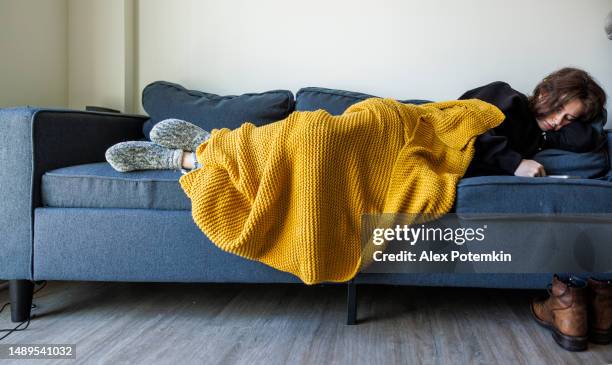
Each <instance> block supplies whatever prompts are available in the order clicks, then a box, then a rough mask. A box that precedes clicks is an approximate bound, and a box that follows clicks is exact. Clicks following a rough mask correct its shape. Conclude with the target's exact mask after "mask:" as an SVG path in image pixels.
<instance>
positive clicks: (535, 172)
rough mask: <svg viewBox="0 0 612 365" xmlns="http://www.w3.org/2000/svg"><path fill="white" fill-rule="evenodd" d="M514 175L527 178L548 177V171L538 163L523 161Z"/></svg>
mask: <svg viewBox="0 0 612 365" xmlns="http://www.w3.org/2000/svg"><path fill="white" fill-rule="evenodd" d="M514 175H516V176H525V177H535V176H546V171H544V166H542V165H541V164H540V163H539V162H538V161H534V160H525V159H523V160H521V163H520V164H519V166H518V167H517V168H516V171H514Z"/></svg>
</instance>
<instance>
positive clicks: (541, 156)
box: [533, 146, 610, 179]
mask: <svg viewBox="0 0 612 365" xmlns="http://www.w3.org/2000/svg"><path fill="white" fill-rule="evenodd" d="M533 159H534V160H536V161H538V162H539V163H541V164H542V166H544V170H545V171H546V174H548V175H571V176H580V177H581V178H584V179H593V178H599V177H602V176H604V175H605V174H606V173H607V172H608V170H609V169H610V163H609V162H608V151H607V146H604V148H602V149H600V150H598V151H595V152H584V153H576V152H571V151H564V150H559V149H552V148H551V149H546V150H542V151H540V152H538V153H537V154H536V155H535V156H533Z"/></svg>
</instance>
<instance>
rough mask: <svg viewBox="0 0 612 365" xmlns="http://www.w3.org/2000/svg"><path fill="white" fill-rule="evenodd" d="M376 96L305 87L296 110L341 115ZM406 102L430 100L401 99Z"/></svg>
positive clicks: (299, 96)
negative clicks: (319, 110) (324, 111)
mask: <svg viewBox="0 0 612 365" xmlns="http://www.w3.org/2000/svg"><path fill="white" fill-rule="evenodd" d="M374 97H376V96H374V95H369V94H363V93H360V92H354V91H346V90H336V89H326V88H322V87H305V88H302V89H300V90H298V92H297V94H296V102H295V110H300V111H313V110H318V109H323V110H326V111H327V112H328V113H329V114H331V115H340V114H342V112H344V111H345V110H346V109H347V108H348V107H349V106H351V105H353V104H355V103H358V102H360V101H362V100H365V99H368V98H374ZM399 101H400V102H402V103H405V104H424V103H429V102H430V101H429V100H421V99H408V100H399Z"/></svg>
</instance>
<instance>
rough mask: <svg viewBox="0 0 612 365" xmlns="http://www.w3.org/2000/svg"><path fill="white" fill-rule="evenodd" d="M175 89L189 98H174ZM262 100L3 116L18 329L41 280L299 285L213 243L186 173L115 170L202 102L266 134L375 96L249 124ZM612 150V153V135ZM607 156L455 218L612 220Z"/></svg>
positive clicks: (455, 280) (7, 242)
mask: <svg viewBox="0 0 612 365" xmlns="http://www.w3.org/2000/svg"><path fill="white" fill-rule="evenodd" d="M156 87H160V88H161V90H160V89H159V88H156ZM164 90H165V91H164ZM168 90H170V92H173V93H175V92H176V93H178V94H179V96H177V95H174V96H168V95H167V94H165V92H166V91H168ZM264 94H265V93H264ZM261 95H262V94H249V95H248V97H250V99H249V100H248V101H249V102H250V103H251V104H248V103H247V104H248V105H247V104H241V103H239V100H237V98H239V97H234V96H229V97H218V96H215V95H214V94H206V93H200V92H195V91H191V90H185V89H182V90H181V88H180V86H177V85H174V84H170V83H157V84H155V85H153V86H151V87H147V89H145V92H144V93H143V105H144V106H145V110H147V112H148V113H149V116H142V115H127V114H114V113H103V112H86V111H76V110H63V109H47V108H32V107H19V108H7V109H0V131H1V132H0V163H1V164H2V169H0V201H1V205H0V237H1V240H0V251H1V252H2V255H1V256H0V279H6V280H10V291H11V298H12V299H13V300H15V302H14V303H13V304H14V305H13V306H12V308H11V309H12V320H13V321H22V320H24V319H26V318H28V317H29V308H30V303H31V297H32V281H37V280H84V281H88V280H93V281H151V282H241V283H299V282H300V281H299V279H297V278H296V277H294V276H292V275H290V274H288V273H285V272H280V271H277V270H275V269H272V268H270V267H268V266H265V265H263V264H261V263H259V262H255V261H249V260H246V259H243V258H240V257H238V256H235V255H232V254H229V253H226V252H224V251H221V250H220V249H218V248H217V247H216V246H215V245H214V244H213V243H212V242H210V240H209V239H208V238H207V237H206V236H205V235H204V234H203V233H202V232H201V231H200V230H199V229H198V227H197V226H196V225H195V223H194V222H193V220H192V217H191V211H190V208H191V205H190V201H189V200H188V198H187V197H186V196H185V195H184V194H183V192H182V190H181V188H180V186H179V184H178V179H179V177H180V176H181V172H180V171H172V170H149V171H135V172H129V173H120V172H117V171H115V170H113V169H112V168H111V166H110V165H109V164H108V163H106V162H105V159H104V153H105V151H106V149H107V148H108V147H110V146H111V145H113V144H115V143H118V142H120V141H126V140H146V139H147V137H148V131H150V128H151V123H152V122H155V121H156V120H160V119H164V118H166V117H169V116H174V117H178V118H181V119H186V120H190V121H194V120H197V119H198V114H197V108H199V107H201V106H202V100H205V101H206V100H208V101H211V100H212V104H211V105H209V106H208V107H209V109H208V111H209V112H210V113H212V114H207V116H206V118H204V119H208V120H203V121H199V120H198V122H201V123H204V124H201V125H203V126H204V127H205V128H207V129H209V130H210V129H211V128H212V127H216V128H220V127H224V126H227V127H229V128H233V127H236V126H238V125H239V124H240V122H242V121H244V120H245V119H249V120H254V121H255V122H256V124H257V123H259V124H263V123H266V122H270V121H273V120H275V119H277V118H278V119H280V117H282V115H287V114H288V113H290V112H291V111H293V110H315V109H318V108H324V109H327V110H328V111H330V113H332V114H340V113H341V112H342V111H343V110H344V109H345V108H346V107H348V106H349V105H350V104H352V103H354V102H357V101H359V100H363V99H364V98H367V97H369V96H370V95H367V94H360V93H351V92H345V91H340V90H330V89H322V88H304V89H301V90H300V91H299V92H298V93H297V95H296V98H295V100H294V98H293V94H291V93H290V92H288V91H274V92H271V94H270V95H271V96H272V99H271V100H268V104H269V105H267V106H266V108H276V110H277V112H278V113H277V114H276V115H275V114H274V113H272V114H266V111H265V110H264V111H263V112H261V111H260V112H261V113H260V114H257V112H255V114H254V115H255V116H254V117H251V116H249V115H243V114H240V111H242V110H244V109H253V108H255V109H257V108H258V107H259V104H258V103H259V102H260V101H261V100H260V99H258V97H260V96H261ZM266 95H267V94H266ZM266 95H264V96H263V97H266ZM270 95H268V96H270ZM253 98H254V99H253ZM258 100H259V101H258ZM233 102H236V103H235V105H233V106H232V105H230V104H232V103H233ZM406 102H414V103H420V102H424V101H422V100H407V101H406ZM173 103H176V105H174V106H173ZM264 104H265V103H264ZM228 105H230V106H229V107H228ZM245 105H246V106H245ZM215 108H216V109H215ZM227 108H229V109H227ZM215 112H218V114H214V113H215ZM262 113H263V114H262ZM228 118H229V119H228ZM211 119H213V120H214V121H213V122H211ZM226 119H227V120H226ZM230 119H231V120H230ZM206 123H217V124H215V125H207V124H206ZM608 140H609V141H610V142H611V143H609V144H607V145H606V148H609V146H612V133H610V132H608ZM604 152H605V156H606V160H605V163H606V165H605V169H604V171H601V169H600V171H599V172H589V174H594V176H589V177H594V178H591V179H577V180H560V179H536V178H520V177H514V176H485V177H474V178H465V179H463V180H462V181H461V183H460V184H459V187H458V194H457V200H456V202H455V207H454V210H455V211H456V212H458V213H461V212H467V213H469V212H555V213H562V212H577V213H579V212H595V213H611V212H612V175H611V172H610V164H609V159H608V158H607V156H608V155H609V152H608V150H607V149H606V150H605V151H604ZM576 192H580V194H576ZM485 196H486V199H484V198H483V197H485ZM549 280H550V275H548V274H495V275H492V274H368V275H359V276H357V277H356V278H355V279H354V283H377V284H398V285H428V286H472V287H497V288H543V287H545V285H546V284H547V283H548V282H549ZM353 294H354V292H353ZM28 300H29V301H28Z"/></svg>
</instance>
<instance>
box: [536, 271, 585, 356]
mask: <svg viewBox="0 0 612 365" xmlns="http://www.w3.org/2000/svg"><path fill="white" fill-rule="evenodd" d="M549 294H550V296H549V297H548V298H547V299H536V300H533V301H532V302H531V313H532V314H533V318H534V319H535V320H536V322H538V323H539V324H540V325H542V326H543V327H545V328H548V329H549V330H551V332H552V336H553V338H554V340H555V342H557V344H558V345H559V346H561V347H563V348H564V349H566V350H569V351H583V350H586V348H587V345H588V336H587V334H588V331H587V328H588V327H587V305H586V298H587V288H586V285H584V286H582V287H578V286H576V285H574V284H573V283H567V284H566V283H564V282H563V281H561V280H560V279H559V277H558V276H557V275H555V276H554V277H553V282H552V288H551V289H550V290H549Z"/></svg>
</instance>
